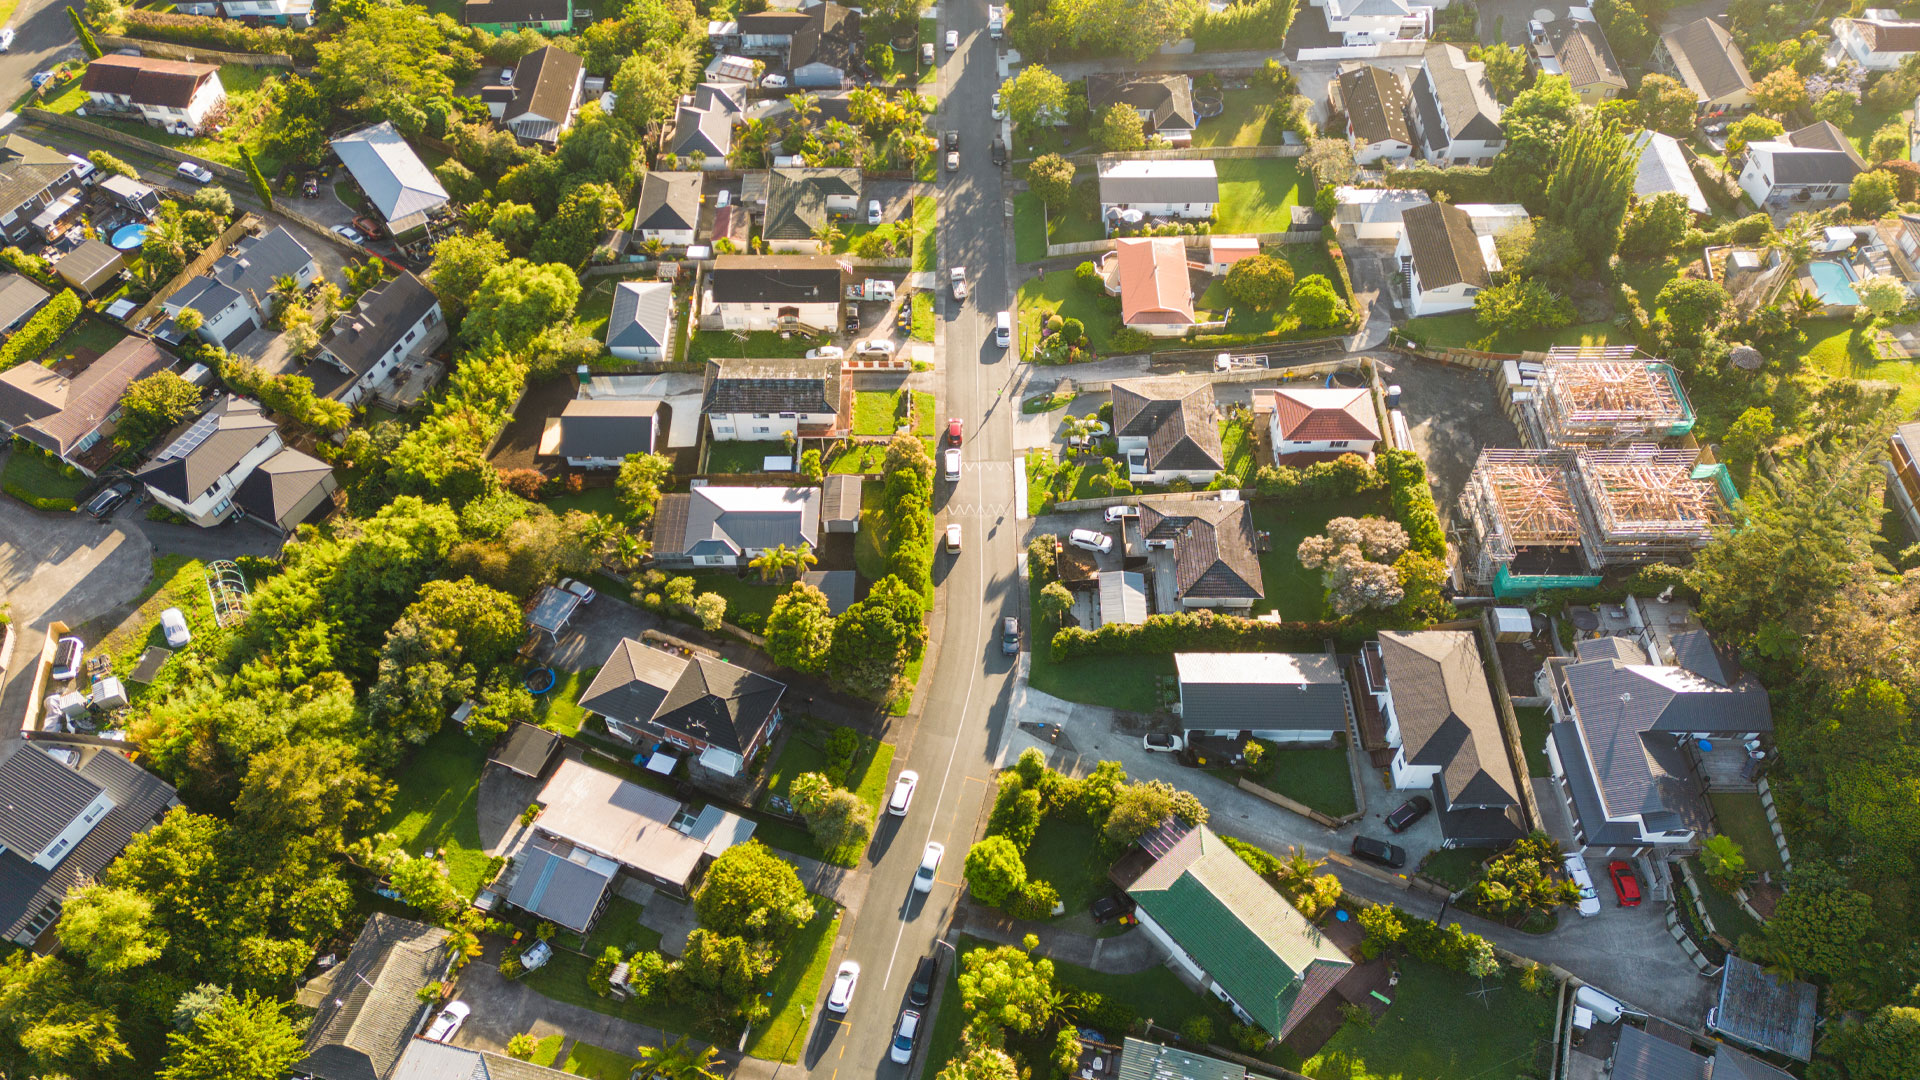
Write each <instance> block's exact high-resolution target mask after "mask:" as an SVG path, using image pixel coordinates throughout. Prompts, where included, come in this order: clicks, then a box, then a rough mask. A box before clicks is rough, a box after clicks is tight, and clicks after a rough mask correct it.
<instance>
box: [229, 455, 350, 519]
mask: <svg viewBox="0 0 1920 1080" xmlns="http://www.w3.org/2000/svg"><path fill="white" fill-rule="evenodd" d="M332 477H333V466H331V465H329V464H327V463H326V462H324V461H321V460H320V459H319V458H316V457H312V456H310V455H307V454H303V453H301V452H300V451H298V450H295V449H293V448H292V447H290V446H283V447H281V448H280V449H279V450H277V451H275V452H274V455H273V456H272V457H270V458H268V459H267V460H265V461H263V462H261V463H260V466H259V467H258V468H256V469H254V470H253V471H252V472H250V473H248V474H247V475H246V478H245V479H243V480H241V481H240V486H239V487H237V488H235V489H234V492H233V504H234V505H235V506H238V507H239V508H240V509H242V510H244V511H246V512H247V513H249V514H251V515H253V516H254V517H256V518H259V519H260V520H262V521H271V522H273V523H274V525H276V526H278V527H279V528H281V529H291V528H292V527H293V526H295V525H298V524H300V522H298V521H295V520H293V519H292V518H291V515H292V514H293V512H294V511H295V510H297V509H299V508H300V505H301V504H302V503H304V502H306V500H307V496H308V495H310V494H312V492H313V489H314V488H317V487H321V486H323V485H325V484H326V483H328V482H329V481H330V480H331V479H332ZM325 505H326V504H325V503H324V502H323V503H322V504H321V506H322V507H324V506H325ZM315 509H316V510H318V509H320V508H319V507H316V508H315Z"/></svg>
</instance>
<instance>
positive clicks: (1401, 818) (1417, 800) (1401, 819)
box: [1387, 795, 1433, 833]
mask: <svg viewBox="0 0 1920 1080" xmlns="http://www.w3.org/2000/svg"><path fill="white" fill-rule="evenodd" d="M1432 810H1433V802H1432V801H1431V800H1430V799H1428V798H1427V797H1426V796H1425V795H1415V796H1414V797H1413V798H1411V799H1408V800H1407V801H1406V802H1403V803H1401V804H1400V807H1399V809H1397V810H1395V811H1394V812H1393V813H1391V814H1388V815H1387V828H1388V829H1389V830H1391V831H1393V832H1397V833H1401V832H1406V831H1407V830H1408V829H1411V828H1413V825H1414V823H1415V822H1417V821H1419V820H1420V819H1421V818H1423V817H1426V816H1427V814H1428V813H1429V812H1431V811H1432Z"/></svg>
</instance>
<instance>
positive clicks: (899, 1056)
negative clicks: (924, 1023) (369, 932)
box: [887, 1009, 920, 1065]
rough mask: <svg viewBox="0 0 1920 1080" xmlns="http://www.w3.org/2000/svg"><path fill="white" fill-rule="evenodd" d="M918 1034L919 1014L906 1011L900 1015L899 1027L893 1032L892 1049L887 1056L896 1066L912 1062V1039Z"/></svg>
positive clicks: (909, 1010)
mask: <svg viewBox="0 0 1920 1080" xmlns="http://www.w3.org/2000/svg"><path fill="white" fill-rule="evenodd" d="M919 1033H920V1014H919V1013H917V1012H914V1011H913V1010H912V1009H908V1010H906V1011H904V1012H902V1013H901V1014H900V1026H899V1027H898V1028H895V1029H894V1032H893V1049H891V1050H889V1051H887V1056H888V1057H890V1058H892V1059H893V1060H894V1062H895V1063H896V1064H899V1065H905V1064H906V1063H907V1062H909V1061H912V1060H913V1037H914V1036H915V1035H918V1034H919Z"/></svg>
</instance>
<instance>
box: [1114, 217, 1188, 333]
mask: <svg viewBox="0 0 1920 1080" xmlns="http://www.w3.org/2000/svg"><path fill="white" fill-rule="evenodd" d="M1114 258H1115V259H1116V260H1118V262H1119V264H1120V269H1119V273H1120V321H1121V322H1122V323H1125V324H1127V325H1130V326H1131V325H1133V324H1136V323H1169V324H1174V325H1185V324H1188V323H1192V322H1193V321H1194V320H1195V316H1194V313H1193V286H1192V284H1191V283H1190V281H1189V279H1188V277H1187V248H1186V245H1185V244H1184V243H1182V242H1181V240H1180V238H1179V237H1177V236H1133V237H1123V238H1121V239H1119V240H1116V241H1114Z"/></svg>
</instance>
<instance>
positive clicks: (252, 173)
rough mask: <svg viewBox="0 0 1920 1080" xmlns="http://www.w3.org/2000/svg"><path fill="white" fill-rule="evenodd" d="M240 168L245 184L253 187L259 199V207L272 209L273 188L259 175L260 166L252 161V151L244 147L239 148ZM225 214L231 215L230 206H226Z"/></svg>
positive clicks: (231, 209)
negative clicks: (244, 176) (245, 180)
mask: <svg viewBox="0 0 1920 1080" xmlns="http://www.w3.org/2000/svg"><path fill="white" fill-rule="evenodd" d="M240 168H241V171H243V172H245V173H246V174H247V182H248V183H251V184H252V185H253V193H254V195H255V196H256V197H258V198H259V200H260V205H262V206H264V207H266V208H267V209H269V210H271V209H273V188H272V186H270V185H269V184H268V183H267V178H266V177H265V176H263V175H262V174H261V172H260V164H259V163H258V162H256V161H254V160H253V151H252V150H249V149H247V148H246V147H244V146H242V147H241V148H240ZM227 213H228V214H232V213H233V208H232V206H231V205H229V206H228V208H227Z"/></svg>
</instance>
